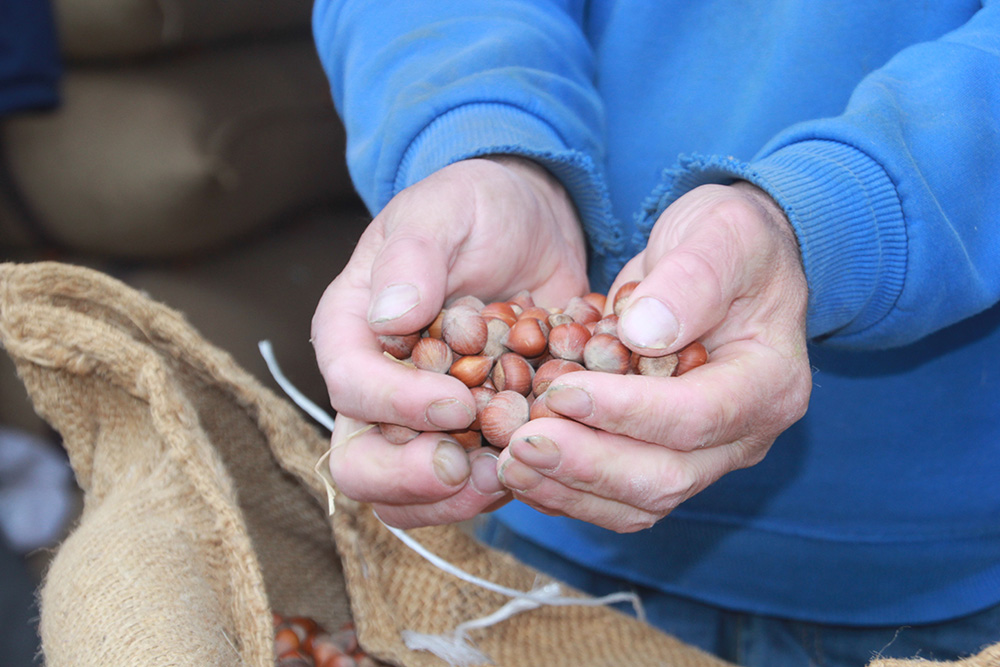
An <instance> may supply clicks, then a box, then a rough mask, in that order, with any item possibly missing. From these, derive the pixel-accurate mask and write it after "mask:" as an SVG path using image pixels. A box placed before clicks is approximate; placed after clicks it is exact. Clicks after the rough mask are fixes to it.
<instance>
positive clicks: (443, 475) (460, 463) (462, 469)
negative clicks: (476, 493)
mask: <svg viewBox="0 0 1000 667" xmlns="http://www.w3.org/2000/svg"><path fill="white" fill-rule="evenodd" d="M469 472H470V470H469V457H468V456H467V455H466V454H465V450H464V449H462V448H461V447H460V446H459V445H458V444H456V443H454V442H452V441H451V440H442V441H440V442H439V443H438V446H437V448H436V449H435V450H434V475H435V476H436V477H437V478H438V479H439V480H441V482H443V483H444V484H447V485H448V486H457V485H459V484H461V483H462V482H464V481H465V480H466V479H468V477H469Z"/></svg>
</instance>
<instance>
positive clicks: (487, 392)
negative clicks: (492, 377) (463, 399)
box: [469, 384, 497, 430]
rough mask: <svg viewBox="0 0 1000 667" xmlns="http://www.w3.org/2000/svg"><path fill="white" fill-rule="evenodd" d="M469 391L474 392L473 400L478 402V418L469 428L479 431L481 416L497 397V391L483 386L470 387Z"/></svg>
mask: <svg viewBox="0 0 1000 667" xmlns="http://www.w3.org/2000/svg"><path fill="white" fill-rule="evenodd" d="M469 391H471V392H472V398H473V399H475V401H476V418H475V419H474V420H472V423H471V424H469V428H471V429H474V430H479V416H480V415H482V414H483V408H485V407H486V405H487V404H488V403H489V402H490V399H492V398H493V397H494V396H496V395H497V390H496V389H494V388H493V387H487V386H486V385H485V384H482V385H479V386H478V387H470V388H469Z"/></svg>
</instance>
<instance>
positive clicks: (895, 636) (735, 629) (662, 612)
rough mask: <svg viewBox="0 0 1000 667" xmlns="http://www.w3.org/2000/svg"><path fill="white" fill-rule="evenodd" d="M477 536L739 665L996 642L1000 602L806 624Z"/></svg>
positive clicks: (975, 647) (951, 651)
mask: <svg viewBox="0 0 1000 667" xmlns="http://www.w3.org/2000/svg"><path fill="white" fill-rule="evenodd" d="M476 533H477V535H478V537H479V538H480V539H481V540H483V541H484V542H485V543H486V544H489V545H491V546H493V547H494V548H497V549H500V550H502V551H506V552H508V553H510V554H512V555H513V556H515V557H516V558H517V559H518V560H520V561H521V562H523V563H526V564H528V565H531V566H532V567H534V568H536V569H538V570H541V571H543V572H545V573H547V574H549V575H551V576H553V577H555V578H557V579H559V580H561V581H563V582H565V583H567V584H569V585H570V586H573V587H575V588H578V589H580V590H583V591H586V592H588V593H590V594H592V595H606V594H608V593H615V592H619V591H627V590H631V591H635V592H637V593H639V595H640V596H641V597H642V602H643V608H644V610H645V612H646V616H647V620H648V621H649V622H650V623H651V624H652V625H654V626H656V627H658V628H660V629H661V630H663V631H664V632H666V633H668V634H671V635H673V636H675V637H677V638H678V639H680V640H682V641H684V642H686V643H688V644H691V645H694V646H697V647H699V648H702V649H704V650H706V651H708V652H710V653H713V654H715V655H717V656H719V657H720V658H722V659H724V660H728V661H730V662H733V663H736V664H738V665H743V666H744V667H807V666H808V667H862V666H863V665H866V664H867V663H868V662H870V661H871V660H872V659H873V658H875V657H879V656H880V657H883V658H913V657H920V658H924V659H927V660H956V659H959V658H963V657H968V656H969V655H972V654H975V653H978V652H979V650H980V649H982V648H984V647H985V646H988V645H989V644H992V643H995V642H997V641H1000V605H998V606H995V607H992V608H990V609H987V610H986V611H982V612H979V613H976V614H973V615H971V616H966V617H963V618H959V619H954V620H950V621H946V622H943V623H935V624H931V625H917V626H903V627H899V626H891V627H861V628H859V627H842V626H835V625H821V624H817V623H806V622H802V621H792V620H787V619H782V618H774V617H768V616H760V615H756V614H747V613H742V612H734V611H729V610H726V609H720V608H718V607H713V606H712V605H708V604H703V603H700V602H696V601H694V600H690V599H687V598H682V597H679V596H676V595H669V594H666V593H662V592H660V591H657V590H653V589H649V588H643V587H637V586H635V585H634V584H632V583H630V582H628V581H626V580H623V579H617V578H615V577H610V576H606V575H603V574H600V573H598V572H595V571H592V570H588V569H586V568H583V567H581V566H579V565H577V564H576V563H572V562H570V561H568V560H566V559H564V558H562V557H561V556H559V555H557V554H554V553H553V552H551V551H549V550H547V549H544V548H542V547H539V546H538V545H536V544H534V543H532V542H529V541H527V540H525V539H523V538H521V537H520V536H518V535H516V534H515V533H513V532H512V531H510V530H509V529H507V528H506V527H505V526H503V525H502V524H501V523H500V522H498V521H496V520H494V519H491V518H485V517H483V521H482V522H481V523H480V524H479V525H478V526H477V529H476ZM622 611H626V612H631V611H632V610H631V607H622Z"/></svg>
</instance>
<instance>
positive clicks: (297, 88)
mask: <svg viewBox="0 0 1000 667" xmlns="http://www.w3.org/2000/svg"><path fill="white" fill-rule="evenodd" d="M310 12H311V0H282V1H281V2H275V1H274V0H240V1H239V2H233V1H232V0H0V261H3V262H34V261H40V260H56V261H61V262H67V263H73V264H80V265H85V266H89V267H92V268H95V269H98V270H101V271H103V272H105V273H108V274H110V275H112V276H114V277H116V278H118V279H120V280H122V281H124V282H126V283H127V284H130V285H132V286H134V287H136V288H138V289H141V290H144V291H145V292H147V293H148V294H149V295H150V296H151V297H153V298H154V299H156V300H157V301H160V302H162V303H165V304H167V305H169V306H171V307H173V308H175V309H177V310H180V311H181V312H183V313H184V314H185V315H186V316H187V318H188V320H189V321H190V322H191V323H192V324H193V325H194V326H195V328H197V329H198V330H199V331H200V332H201V333H202V334H203V335H204V336H205V337H206V338H207V339H208V340H209V341H211V342H212V343H214V344H215V345H216V346H218V347H221V348H223V349H225V350H226V351H228V352H229V353H230V354H232V355H233V356H234V357H235V358H236V360H237V361H238V362H239V363H240V364H241V365H242V366H243V367H244V368H246V369H247V370H249V371H250V372H251V373H253V374H255V375H256V376H257V377H258V378H260V379H261V380H262V381H264V382H265V384H268V385H269V386H272V387H273V388H275V389H277V386H276V385H275V384H274V383H273V381H272V380H271V379H270V377H269V375H268V373H267V370H266V368H265V366H264V363H263V361H262V360H261V359H260V356H259V354H258V351H257V342H258V341H259V340H261V339H265V338H266V339H269V340H271V341H272V342H273V344H274V348H275V353H276V355H277V357H278V360H279V362H280V363H281V364H282V367H283V368H284V370H285V372H286V374H287V375H288V376H289V378H290V379H291V380H292V381H293V382H294V383H295V384H296V385H297V386H298V387H299V388H300V389H302V390H303V391H304V392H305V393H306V395H308V396H309V397H310V398H312V399H313V400H315V401H317V402H319V403H320V404H321V405H326V401H325V390H324V388H323V385H322V381H321V378H320V376H319V373H318V372H317V371H316V369H315V363H314V359H313V356H312V348H311V346H310V344H309V325H310V319H311V316H312V311H313V308H314V306H315V304H316V302H317V300H318V299H319V296H320V294H321V293H322V291H323V289H324V288H325V287H326V285H327V284H328V283H329V282H330V280H332V278H333V277H334V276H335V275H336V274H337V273H338V272H339V271H340V269H341V268H342V267H343V265H344V263H345V262H346V261H347V258H348V257H349V255H350V252H351V250H352V248H353V246H354V243H355V241H356V239H357V237H358V236H359V235H360V233H361V231H362V230H363V229H364V227H365V225H366V224H367V222H368V219H367V213H366V212H365V210H364V209H363V207H362V205H361V203H360V201H359V200H358V199H357V197H356V196H355V194H354V192H353V189H352V186H351V184H350V181H349V178H348V176H347V172H346V168H345V165H344V139H343V132H342V128H341V126H340V124H339V121H338V120H337V118H336V115H335V113H334V110H333V107H332V104H331V102H330V94H329V90H328V84H327V81H326V79H325V77H324V75H323V72H322V70H321V68H320V65H319V61H318V59H317V56H316V52H315V48H314V46H313V43H312V39H311V34H310V29H309V20H310ZM79 509H80V497H79V492H78V490H77V489H76V488H75V485H74V483H73V478H72V473H71V471H70V470H69V468H68V465H67V462H66V460H65V456H64V455H63V453H62V450H61V447H60V442H59V438H58V434H56V433H53V432H52V431H51V430H50V429H49V428H48V427H47V425H46V424H45V423H44V422H42V421H41V420H40V419H39V418H38V417H37V416H36V415H35V414H34V411H33V409H32V407H31V404H30V402H29V401H28V399H27V396H26V393H25V391H24V389H23V387H22V385H21V384H20V381H19V380H18V379H17V376H16V373H15V370H14V367H13V364H12V363H11V361H10V359H9V358H8V357H7V356H6V354H0V663H2V664H3V665H6V666H8V667H24V666H26V665H31V664H41V663H42V659H41V657H40V656H39V655H38V650H39V647H38V638H37V628H36V626H37V621H38V610H37V607H36V605H35V602H34V599H35V592H36V590H37V588H38V585H39V583H40V581H41V580H42V577H44V572H45V567H46V564H47V562H48V559H49V557H50V556H51V554H52V552H53V549H54V548H55V547H56V546H57V545H58V543H59V541H60V540H61V539H62V538H63V537H64V536H65V534H66V533H67V531H68V530H69V529H70V528H71V527H72V524H73V521H74V519H75V517H76V516H77V514H78V512H79Z"/></svg>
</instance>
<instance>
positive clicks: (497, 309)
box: [479, 301, 517, 327]
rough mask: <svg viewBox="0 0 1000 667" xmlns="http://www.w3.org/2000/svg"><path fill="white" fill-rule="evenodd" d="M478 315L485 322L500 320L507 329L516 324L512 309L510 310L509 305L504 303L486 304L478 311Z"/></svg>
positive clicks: (515, 315) (515, 316)
mask: <svg viewBox="0 0 1000 667" xmlns="http://www.w3.org/2000/svg"><path fill="white" fill-rule="evenodd" d="M479 314H480V315H482V316H483V318H485V319H486V320H487V321H489V320H491V319H498V320H502V321H503V322H505V323H506V324H507V326H508V327H511V326H514V322H517V314H516V313H515V312H514V309H513V308H511V306H510V304H509V303H506V302H504V301H494V302H493V303H489V304H486V306H485V307H483V309H482V310H481V311H479Z"/></svg>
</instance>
